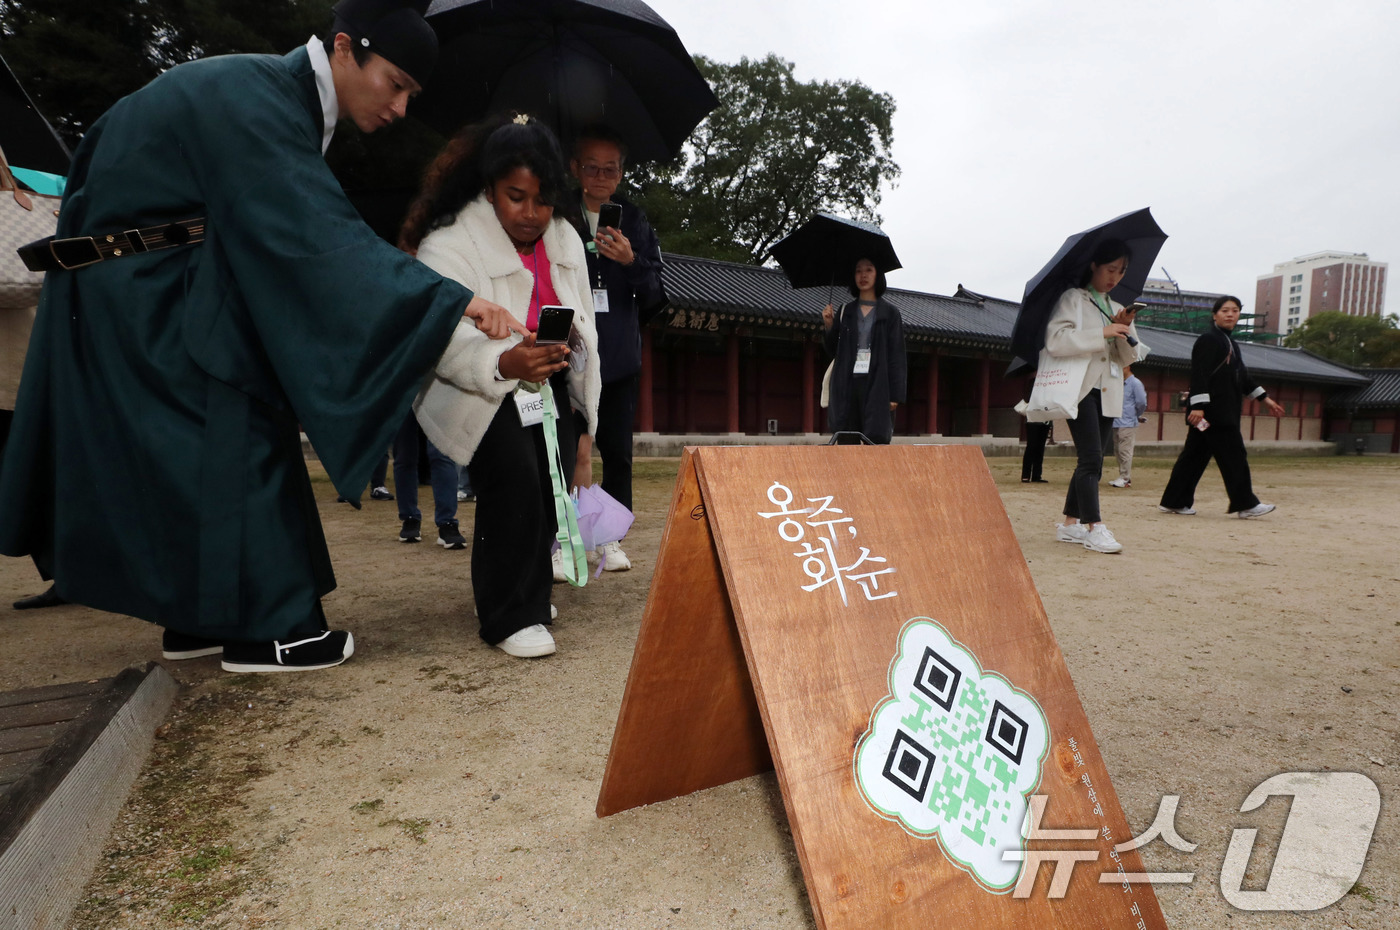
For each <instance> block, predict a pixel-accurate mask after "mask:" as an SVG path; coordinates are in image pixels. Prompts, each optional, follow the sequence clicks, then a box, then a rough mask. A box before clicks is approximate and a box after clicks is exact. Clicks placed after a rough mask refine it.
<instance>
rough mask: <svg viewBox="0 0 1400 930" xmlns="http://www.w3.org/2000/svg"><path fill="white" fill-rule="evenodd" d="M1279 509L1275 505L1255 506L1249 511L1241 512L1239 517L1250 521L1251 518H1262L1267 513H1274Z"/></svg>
mask: <svg viewBox="0 0 1400 930" xmlns="http://www.w3.org/2000/svg"><path fill="white" fill-rule="evenodd" d="M1277 509H1278V508H1277V507H1275V506H1274V505H1273V504H1255V505H1254V506H1253V507H1251V508H1249V509H1248V510H1241V511H1240V512H1239V515H1240V517H1241V518H1243V519H1245V520H1248V519H1249V518H1250V517H1262V516H1263V515H1264V514H1266V513H1273V512H1274V511H1275V510H1277Z"/></svg>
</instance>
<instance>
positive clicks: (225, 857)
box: [0, 457, 1400, 930]
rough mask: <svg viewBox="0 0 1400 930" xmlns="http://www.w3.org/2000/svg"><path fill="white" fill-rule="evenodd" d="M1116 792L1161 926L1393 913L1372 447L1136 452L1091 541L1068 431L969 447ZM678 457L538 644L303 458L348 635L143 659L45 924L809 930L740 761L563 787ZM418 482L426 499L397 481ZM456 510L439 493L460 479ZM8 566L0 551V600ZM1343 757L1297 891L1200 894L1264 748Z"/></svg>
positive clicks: (7, 621) (618, 690)
mask: <svg viewBox="0 0 1400 930" xmlns="http://www.w3.org/2000/svg"><path fill="white" fill-rule="evenodd" d="M989 464H990V467H991V470H992V473H993V475H994V476H995V477H996V480H997V482H998V484H999V486H1000V488H1001V491H1002V498H1003V501H1004V502H1005V506H1006V508H1007V510H1008V511H1009V513H1010V516H1011V521H1012V524H1013V525H1014V527H1015V529H1016V533H1017V536H1018V538H1019V539H1020V542H1021V546H1022V548H1023V550H1024V552H1025V555H1026V557H1027V559H1028V560H1029V561H1030V567H1031V571H1032V573H1033V575H1034V577H1035V580H1036V583H1037V585H1038V587H1039V590H1040V594H1041V597H1042V598H1043V600H1044V602H1045V606H1046V609H1047V611H1048V613H1049V616H1050V619H1051V623H1052V625H1053V627H1054V629H1055V632H1056V636H1057V637H1058V640H1059V643H1060V646H1061V647H1062V649H1063V651H1064V653H1065V657H1066V659H1067V661H1068V663H1069V669H1070V672H1071V674H1072V675H1073V677H1074V680H1075V683H1076V685H1077V687H1078V689H1079V694H1080V697H1081V699H1082V700H1083V702H1084V705H1085V709H1086V711H1087V712H1088V716H1089V719H1090V721H1091V722H1092V724H1093V727H1094V732H1095V734H1096V735H1097V737H1098V740H1099V744H1100V747H1101V748H1102V750H1103V753H1104V755H1105V759H1106V761H1107V764H1108V767H1109V770H1110V772H1111V773H1112V775H1113V779H1114V783H1115V785H1116V787H1117V790H1118V793H1119V795H1120V796H1121V798H1122V802H1123V805H1124V808H1125V810H1126V812H1127V815H1128V819H1129V821H1130V822H1131V823H1132V824H1133V826H1134V828H1135V830H1136V831H1138V832H1140V831H1141V830H1142V829H1144V828H1145V827H1146V826H1147V825H1148V824H1150V823H1151V822H1152V820H1153V818H1154V816H1155V814H1156V811H1157V808H1158V803H1159V801H1160V799H1161V798H1162V796H1163V795H1179V796H1180V803H1179V813H1178V815H1177V821H1176V822H1177V827H1178V830H1179V832H1180V833H1181V835H1182V836H1183V837H1184V838H1185V839H1186V840H1188V841H1191V842H1196V843H1199V844H1200V845H1199V848H1198V849H1197V850H1196V851H1195V852H1194V853H1193V854H1186V853H1181V852H1176V851H1174V850H1172V849H1170V848H1169V847H1167V846H1165V845H1164V844H1163V843H1161V842H1160V841H1159V842H1156V843H1153V844H1151V845H1150V846H1148V847H1146V848H1145V849H1144V859H1145V862H1146V864H1147V867H1148V868H1149V869H1150V870H1152V871H1174V872H1185V871H1189V872H1194V874H1195V879H1194V881H1193V882H1192V883H1191V884H1189V885H1171V886H1159V887H1158V889H1157V893H1158V896H1159V899H1160V900H1161V902H1162V907H1163V909H1164V910H1165V912H1166V915H1167V920H1168V923H1169V924H1170V925H1171V926H1172V927H1174V928H1192V930H1194V928H1215V927H1235V928H1241V927H1243V928H1273V927H1279V928H1293V927H1299V928H1334V927H1355V928H1382V927H1395V926H1400V904H1398V903H1397V901H1400V819H1398V818H1397V816H1396V813H1395V809H1394V808H1393V803H1394V801H1395V799H1396V797H1397V794H1396V792H1397V787H1400V785H1397V782H1398V781H1400V779H1397V773H1400V740H1398V739H1397V737H1400V719H1397V716H1396V714H1397V710H1400V702H1397V695H1400V647H1398V646H1397V642H1398V641H1400V541H1397V533H1396V527H1397V526H1400V462H1397V461H1396V460H1395V459H1394V458H1388V459H1387V458H1376V457H1364V458H1328V459H1301V460H1299V459H1270V458H1258V457H1257V458H1256V460H1255V462H1254V477H1255V483H1256V489H1257V490H1258V492H1259V494H1260V496H1261V497H1262V498H1263V499H1264V500H1267V501H1272V502H1274V503H1277V504H1278V505H1279V510H1278V512H1276V513H1275V514H1272V515H1270V516H1268V517H1265V518H1263V519H1260V520H1255V521H1242V520H1238V519H1234V518H1229V517H1227V516H1226V515H1225V513H1224V509H1225V500H1224V494H1223V490H1222V488H1221V486H1220V482H1219V478H1218V475H1217V474H1216V472H1215V471H1214V469H1213V468H1212V469H1211V470H1210V471H1209V472H1208V473H1207V476H1206V478H1205V480H1204V481H1203V482H1202V489H1201V494H1200V496H1199V498H1198V501H1197V507H1198V509H1199V510H1200V514H1199V515H1198V516H1195V517H1190V518H1185V517H1178V516H1169V515H1165V514H1160V513H1158V512H1157V511H1156V507H1155V504H1156V501H1157V499H1158V496H1159V495H1160V493H1161V489H1162V486H1163V484H1164V483H1165V481H1166V476H1167V470H1168V468H1169V467H1170V464H1171V463H1170V462H1169V461H1161V460H1151V459H1140V460H1139V461H1138V463H1137V464H1136V466H1135V481H1134V485H1133V487H1132V488H1131V489H1129V490H1126V491H1116V490H1113V489H1111V488H1108V487H1107V486H1105V487H1104V490H1103V495H1104V499H1105V519H1106V520H1107V521H1108V523H1109V525H1110V526H1111V527H1112V528H1113V529H1114V530H1115V532H1116V533H1117V535H1118V538H1119V539H1120V540H1121V541H1122V542H1123V543H1124V544H1125V546H1126V551H1125V552H1124V553H1123V554H1122V555H1119V556H1104V555H1097V554H1093V553H1088V552H1086V551H1084V550H1082V549H1080V548H1078V547H1072V546H1067V545H1062V544H1057V543H1055V542H1054V536H1053V523H1054V522H1055V517H1056V515H1057V513H1058V511H1059V504H1060V503H1061V501H1062V498H1063V494H1064V489H1065V481H1066V479H1067V477H1068V474H1069V472H1070V470H1071V469H1072V465H1073V462H1072V460H1071V459H1065V458H1051V459H1048V460H1047V462H1046V468H1047V472H1046V476H1047V477H1048V478H1049V479H1050V481H1051V483H1050V484H1048V485H1023V484H1021V483H1020V482H1019V481H1018V480H1017V478H1018V463H1017V462H1014V461H1012V460H1010V459H993V460H991V461H990V462H989ZM676 466H677V462H676V460H674V459H669V460H649V461H645V462H640V463H639V469H638V488H637V510H638V514H639V518H638V521H637V526H636V527H635V529H634V531H633V533H632V535H631V537H630V538H629V539H628V541H627V550H628V552H629V553H630V554H631V557H632V561H633V565H634V569H633V570H632V571H631V572H628V573H620V574H606V575H604V576H603V577H601V578H599V579H598V580H597V581H596V582H590V584H589V585H588V586H587V587H586V588H584V589H581V590H572V589H568V588H567V587H566V586H556V588H555V603H556V604H557V605H558V607H559V620H558V621H557V623H556V624H555V628H554V629H555V635H556V638H557V639H558V641H559V652H558V654H557V655H555V656H553V657H550V658H547V659H542V660H530V661H524V660H519V659H512V658H510V657H508V656H506V655H504V654H503V653H501V652H499V651H497V650H494V649H491V648H489V647H487V646H486V645H485V644H483V643H482V642H481V641H480V640H479V639H478V637H477V635H476V628H475V623H474V622H473V619H472V609H471V597H470V592H469V586H468V554H467V553H466V552H447V551H444V550H442V549H440V548H439V547H437V546H435V545H432V544H431V542H428V541H426V540H425V543H424V544H421V545H402V544H400V543H399V542H397V529H398V523H397V519H396V512H395V505H394V504H392V503H379V502H370V501H367V502H366V504H365V508H364V510H362V511H358V512H357V511H355V510H353V509H351V508H350V507H349V506H348V505H344V504H336V503H333V500H334V497H335V492H334V491H333V490H332V488H331V487H330V485H329V483H328V482H326V480H325V478H324V476H323V475H321V474H320V473H319V472H316V471H315V470H314V466H313V477H314V478H315V480H316V490H317V495H318V498H319V499H320V500H321V501H322V502H323V503H322V508H321V511H322V516H323V519H324V522H325V527H326V535H327V537H328V539H329V542H330V547H331V553H332V556H333V558H334V560H335V567H336V573H337V576H338V578H339V581H340V588H339V590H337V591H336V592H335V593H333V594H332V595H330V596H329V597H328V598H327V599H326V610H327V613H328V614H329V615H330V617H331V618H332V621H333V623H334V624H335V625H337V626H343V627H345V628H348V629H350V630H351V631H353V633H354V635H355V641H356V654H355V657H354V658H353V659H352V660H351V661H350V662H349V663H347V664H346V665H345V666H343V667H341V668H339V669H335V670H331V671H325V672H317V673H309V674H301V675H285V676H230V675H226V674H224V673H222V672H221V671H219V669H218V664H217V660H215V659H200V660H194V661H190V662H183V663H165V664H166V666H167V668H169V669H170V671H171V673H172V674H174V675H175V676H176V677H177V678H178V679H179V680H180V681H181V682H182V683H183V684H184V686H185V687H184V689H183V691H182V693H181V696H180V697H179V698H178V699H177V702H176V706H175V709H174V711H173V712H172V715H171V717H170V719H169V721H168V723H167V724H166V725H165V726H164V727H163V728H162V729H161V731H160V733H159V734H158V739H157V741H156V744H155V750H154V751H153V753H152V756H151V759H150V760H149V762H148V764H147V766H146V768H145V770H144V772H143V774H142V775H141V777H140V779H139V780H138V782H137V785H136V788H135V790H134V791H133V792H132V795H131V797H130V798H129V799H128V801H127V804H126V806H125V808H124V809H123V811H122V814H121V816H120V817H119V820H118V823H117V825H116V827H115V829H114V831H113V834H112V836H111V838H110V839H109V842H108V846H107V848H106V849H105V850H104V852H103V858H102V861H101V863H100V864H99V866H98V869H97V870H96V872H95V874H94V877H93V880H92V881H91V883H90V884H89V885H88V887H87V888H86V890H85V894H84V901H83V903H82V905H81V907H80V909H79V911H78V912H77V914H76V915H75V917H74V920H73V922H72V924H71V926H72V927H74V928H82V930H91V928H136V927H140V928H156V930H160V928H173V927H186V926H191V925H197V926H206V927H229V928H240V927H275V928H288V930H303V928H305V930H319V928H332V927H346V928H401V930H418V928H457V927H463V928H477V927H480V928H495V927H503V928H504V927H512V928H513V927H521V926H539V927H570V928H595V927H596V928H608V930H612V928H656V927H675V928H684V927H691V928H709V927H725V928H728V927H734V928H808V927H812V926H814V923H813V919H812V916H811V910H810V907H809V906H808V903H807V900H806V893H805V891H804V889H803V882H802V876H801V871H800V867H799V865H798V861H797V856H796V852H795V850H794V847H793V843H792V838H791V835H790V834H789V831H788V828H787V823H786V820H785V817H784V814H783V809H782V801H781V799H780V797H779V796H778V792H777V786H776V781H775V779H774V777H773V776H772V775H771V773H770V774H769V775H766V776H759V777H755V778H750V779H746V780H743V781H740V782H735V783H732V784H729V785H725V786H723V787H720V788H716V789H713V790H710V791H705V792H700V793H698V794H696V795H692V796H689V797H683V798H679V799H677V800H674V801H670V802H666V803H663V804H658V805H654V806H651V807H648V808H643V809H639V810H633V811H628V812H626V813H623V814H619V815H616V816H613V817H609V818H607V819H605V820H599V819H598V818H597V817H595V816H594V804H595V802H596V799H597V795H598V788H599V784H600V781H601V777H602V773H603V767H604V762H605V761H606V757H607V752H608V746H609V742H610V739H611V734H612V729H613V724H614V722H615V719H616V715H617V709H618V705H619V703H620V701H621V697H622V691H623V686H624V683H625V681H626V677H627V671H628V667H629V664H630V662H631V658H632V648H633V644H634V641H635V638H636V633H637V629H638V624H639V622H640V619H641V614H642V608H643V605H644V603H645V600H646V595H647V590H648V586H649V583H650V576H651V571H652V567H653V565H654V562H655V556H656V552H657V549H658V545H659V540H660V534H661V529H662V521H663V520H664V515H665V510H666V507H667V505H668V503H669V497H670V490H671V485H672V482H673V480H674V476H675V472H676ZM423 497H424V500H425V501H426V499H427V497H428V493H427V489H426V488H425V489H423ZM461 515H462V517H463V523H464V527H463V529H464V531H466V532H467V535H468V536H470V531H469V530H468V529H467V527H466V526H465V524H467V523H469V522H470V519H471V515H472V507H471V505H464V506H463V508H462V514H461ZM40 588H41V585H40V583H39V582H38V578H37V575H36V574H35V572H34V570H33V567H32V566H31V565H29V563H28V562H26V561H22V560H18V559H9V560H4V561H3V562H0V595H3V598H4V600H5V601H9V600H11V599H13V598H14V597H18V596H22V595H27V594H31V593H34V592H36V591H38V590H39V589H40ZM0 621H3V627H0V630H3V633H4V637H5V640H4V641H5V643H6V645H7V646H8V648H6V649H4V650H3V651H0V688H3V689H9V688H19V687H27V686H36V685H43V684H53V683H59V682H67V681H74V680H80V679H87V678H93V677H99V676H105V675H112V674H114V673H116V672H117V671H118V670H120V669H121V668H123V667H124V666H127V665H130V664H137V663H145V662H148V661H150V660H152V659H155V658H157V657H158V656H159V637H158V633H159V631H158V630H157V629H156V628H154V627H152V626H149V625H147V624H145V623H143V622H140V621H135V620H130V619H126V618H120V617H114V616H110V615H106V614H100V613H97V612H95V611H91V610H87V609H85V608H79V607H66V608H60V609H54V610H47V611H36V612H30V613H19V612H10V611H7V610H0ZM1329 769H1330V770H1338V771H1355V772H1361V773H1363V774H1365V775H1366V776H1367V777H1369V778H1370V779H1372V780H1373V781H1374V782H1375V783H1376V784H1377V785H1378V786H1379V788H1380V791H1381V795H1382V813H1381V820H1380V823H1379V825H1378V827H1377V829H1376V833H1375V836H1374V838H1373V841H1372V844H1371V850H1370V856H1369V859H1368V860H1367V865H1366V868H1365V871H1364V872H1363V873H1362V875H1361V878H1360V881H1359V883H1358V884H1357V885H1356V887H1355V888H1353V889H1352V892H1351V893H1350V894H1348V895H1346V896H1345V897H1344V898H1343V900H1342V901H1341V902H1339V903H1338V904H1335V905H1333V906H1332V907H1330V908H1327V909H1324V910H1321V911H1317V912H1312V913H1306V914H1279V913H1256V912H1244V911H1239V910H1236V909H1234V908H1233V907H1231V906H1230V905H1229V904H1228V903H1227V902H1226V901H1225V899H1224V897H1223V896H1222V893H1221V891H1220V888H1219V875H1220V871H1221V865H1222V862H1223V860H1224V855H1225V849H1226V845H1227V843H1228V842H1229V839H1230V835H1231V831H1232V830H1234V829H1236V828H1243V827H1257V828H1258V829H1259V836H1258V840H1257V842H1256V846H1255V848H1256V850H1257V851H1256V854H1255V857H1254V861H1252V862H1251V865H1250V868H1249V871H1248V873H1247V874H1248V877H1249V881H1251V882H1254V883H1255V884H1253V885H1250V884H1248V883H1247V884H1246V887H1247V888H1249V887H1252V888H1258V887H1262V886H1263V882H1264V881H1265V880H1266V879H1267V876H1268V874H1269V869H1270V868H1271V866H1272V856H1273V853H1272V850H1273V849H1275V848H1276V846H1277V842H1278V838H1279V836H1280V835H1281V831H1282V823H1283V818H1284V817H1285V816H1286V814H1287V811H1288V803H1289V802H1288V799H1287V798H1286V797H1276V798H1274V799H1272V800H1270V801H1268V802H1267V803H1266V804H1265V805H1264V806H1263V807H1262V808H1260V809H1259V810H1258V811H1255V812H1253V813H1249V814H1241V813H1240V812H1239V808H1240V806H1241V803H1242V801H1243V800H1244V798H1245V797H1246V796H1247V795H1248V794H1249V793H1250V791H1251V790H1252V789H1253V788H1254V787H1255V786H1257V785H1258V784H1260V783H1261V782H1263V781H1264V780H1265V779H1266V778H1268V777H1270V776H1272V775H1275V774H1277V773H1279V772H1287V771H1323V770H1329Z"/></svg>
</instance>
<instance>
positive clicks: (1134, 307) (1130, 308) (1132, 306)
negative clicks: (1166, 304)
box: [1123, 303, 1147, 313]
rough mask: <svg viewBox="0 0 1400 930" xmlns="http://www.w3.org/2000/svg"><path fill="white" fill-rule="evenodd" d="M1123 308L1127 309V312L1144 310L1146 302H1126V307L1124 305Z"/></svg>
mask: <svg viewBox="0 0 1400 930" xmlns="http://www.w3.org/2000/svg"><path fill="white" fill-rule="evenodd" d="M1123 309H1124V310H1126V311H1128V312H1129V313H1137V312H1139V311H1141V310H1146V309H1147V304H1144V303H1135V304H1128V305H1127V306H1126V307H1124V308H1123Z"/></svg>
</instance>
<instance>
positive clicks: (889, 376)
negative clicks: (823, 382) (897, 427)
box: [822, 297, 905, 442]
mask: <svg viewBox="0 0 1400 930" xmlns="http://www.w3.org/2000/svg"><path fill="white" fill-rule="evenodd" d="M870 312H871V313H873V314H875V323H874V326H873V327H872V328H871V331H870V373H869V375H868V376H867V379H868V380H867V381H866V385H867V393H866V396H865V408H864V409H863V410H855V409H853V408H854V406H855V391H854V390H853V388H852V380H853V379H854V377H855V375H854V374H853V371H852V370H853V369H854V368H855V364H856V345H857V344H858V343H859V342H860V331H859V327H860V307H859V303H858V302H857V301H854V300H853V301H851V302H850V303H848V304H846V306H844V307H842V308H841V312H840V317H839V318H838V320H837V322H836V324H835V325H833V326H832V327H831V329H828V330H827V331H826V332H825V333H824V334H823V336H822V344H823V345H824V346H825V347H826V351H827V354H829V355H830V356H832V358H833V359H834V361H835V367H833V368H832V370H831V396H830V400H829V402H828V406H827V414H828V419H829V421H830V426H831V429H832V431H836V430H842V429H858V430H860V431H861V432H862V433H864V434H865V435H866V436H868V437H870V438H871V439H873V440H874V441H876V442H889V441H890V437H891V436H892V435H893V434H894V418H893V417H892V416H891V414H890V404H891V403H898V404H902V403H904V398H905V358H904V321H903V319H901V318H900V315H899V310H897V309H896V308H895V306H894V304H892V303H890V302H889V301H887V300H885V298H883V297H881V298H878V299H877V300H876V301H875V309H874V310H872V311H870Z"/></svg>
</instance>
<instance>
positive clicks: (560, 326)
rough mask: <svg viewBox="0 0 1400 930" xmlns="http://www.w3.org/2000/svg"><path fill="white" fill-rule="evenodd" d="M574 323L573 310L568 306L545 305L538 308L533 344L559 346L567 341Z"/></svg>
mask: <svg viewBox="0 0 1400 930" xmlns="http://www.w3.org/2000/svg"><path fill="white" fill-rule="evenodd" d="M573 325H574V311H572V310H570V309H569V308H568V307H556V306H552V305H547V306H544V307H541V308H540V320H539V324H538V325H537V326H536V327H535V345H538V346H561V345H564V344H566V343H567V342H568V341H569V330H570V329H572V328H573Z"/></svg>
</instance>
